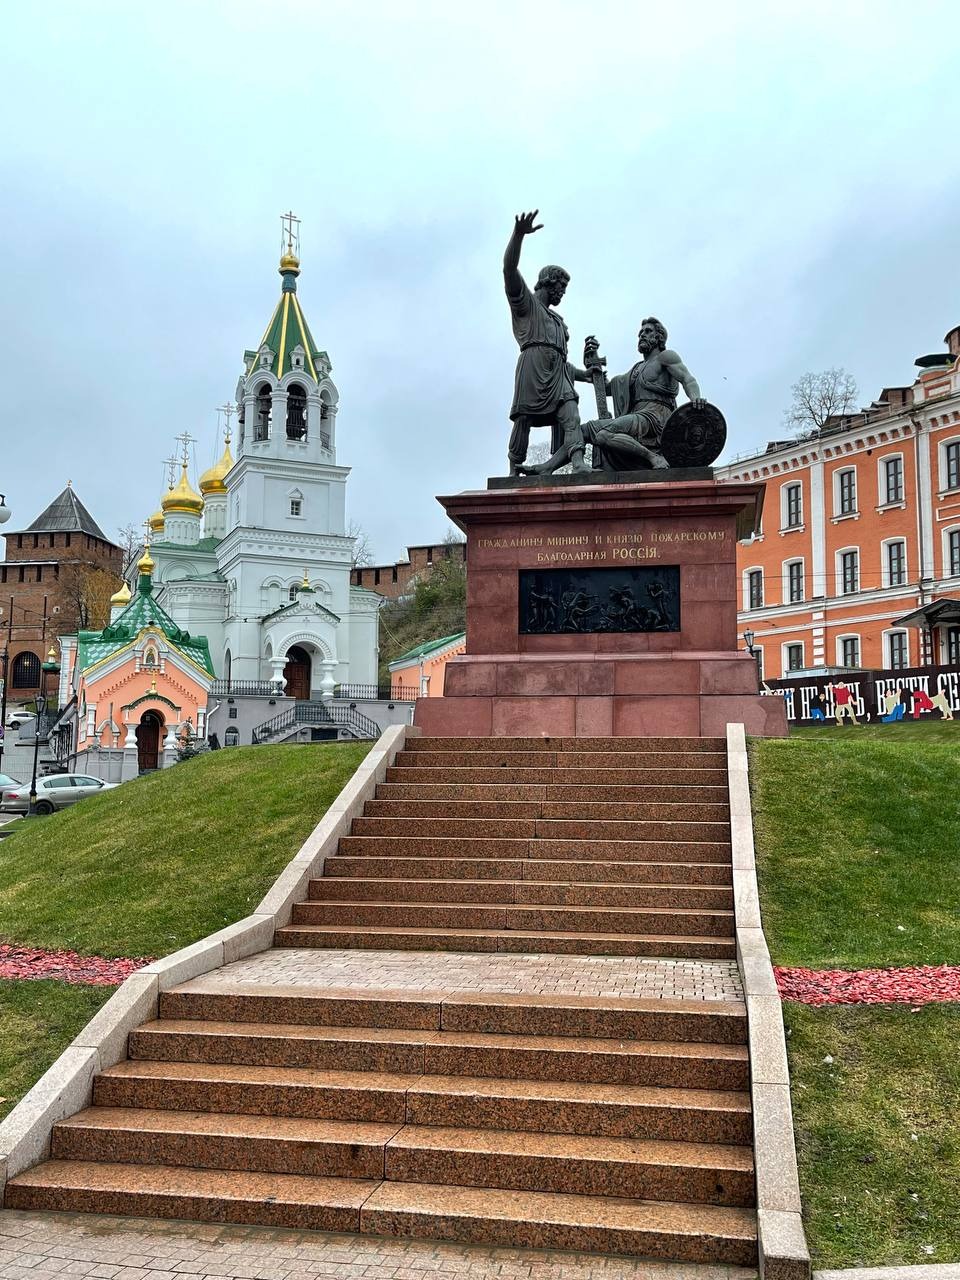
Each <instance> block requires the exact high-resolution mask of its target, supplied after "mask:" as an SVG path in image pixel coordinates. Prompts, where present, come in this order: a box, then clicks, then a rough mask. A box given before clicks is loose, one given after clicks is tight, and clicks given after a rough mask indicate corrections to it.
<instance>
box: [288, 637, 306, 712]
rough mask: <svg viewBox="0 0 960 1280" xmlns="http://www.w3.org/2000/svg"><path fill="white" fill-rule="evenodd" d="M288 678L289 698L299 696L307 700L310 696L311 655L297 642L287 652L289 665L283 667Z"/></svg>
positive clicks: (299, 698)
mask: <svg viewBox="0 0 960 1280" xmlns="http://www.w3.org/2000/svg"><path fill="white" fill-rule="evenodd" d="M283 678H284V680H286V682H287V684H286V689H285V693H286V695H287V697H288V698H297V699H298V700H299V701H300V702H305V701H306V700H307V699H308V698H309V697H310V655H309V653H307V651H306V649H301V648H300V646H299V645H297V644H295V645H294V646H293V648H292V649H290V650H289V651H288V652H287V665H286V666H285V667H284V668H283Z"/></svg>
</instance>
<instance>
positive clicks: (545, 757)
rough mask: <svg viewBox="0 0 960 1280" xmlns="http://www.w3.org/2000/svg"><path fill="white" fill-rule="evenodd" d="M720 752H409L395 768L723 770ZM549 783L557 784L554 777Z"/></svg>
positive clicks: (404, 752)
mask: <svg viewBox="0 0 960 1280" xmlns="http://www.w3.org/2000/svg"><path fill="white" fill-rule="evenodd" d="M608 745H609V744H608ZM726 764H727V757H726V754H725V753H724V752H722V751H717V752H712V751H628V750H627V749H626V748H624V749H623V750H614V751H609V750H608V751H579V750H578V751H507V750H504V749H503V748H499V749H495V750H485V751H411V750H409V748H408V747H407V746H405V747H404V749H403V750H402V751H400V752H398V753H397V758H396V766H397V767H398V768H401V769H403V768H419V769H460V768H464V769H467V768H469V769H477V768H485V769H514V768H518V769H524V768H526V769H546V768H552V769H554V770H555V771H556V772H558V773H563V772H564V771H566V770H567V769H634V770H642V771H643V772H646V771H647V770H648V769H671V770H674V771H676V772H681V771H685V770H687V769H723V770H726ZM551 781H553V782H556V781H558V779H557V777H556V774H555V776H554V778H553V779H551Z"/></svg>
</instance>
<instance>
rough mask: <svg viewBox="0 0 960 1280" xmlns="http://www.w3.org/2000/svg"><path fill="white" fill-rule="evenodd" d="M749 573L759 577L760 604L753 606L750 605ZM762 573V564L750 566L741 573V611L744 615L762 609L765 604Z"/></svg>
mask: <svg viewBox="0 0 960 1280" xmlns="http://www.w3.org/2000/svg"><path fill="white" fill-rule="evenodd" d="M751 573H759V575H760V596H761V601H762V603H760V604H758V605H754V604H751V603H750V575H751ZM764 576H765V575H764V572H763V565H762V564H752V565H750V567H749V568H747V569H744V571H743V580H742V587H743V611H744V613H756V612H757V610H758V609H762V608H763V607H764V605H765V604H766V600H767V592H766V583H765V581H764Z"/></svg>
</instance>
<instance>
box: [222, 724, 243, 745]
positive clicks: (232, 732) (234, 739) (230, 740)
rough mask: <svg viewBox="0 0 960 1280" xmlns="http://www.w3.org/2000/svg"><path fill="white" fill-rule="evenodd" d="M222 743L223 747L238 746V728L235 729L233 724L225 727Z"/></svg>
mask: <svg viewBox="0 0 960 1280" xmlns="http://www.w3.org/2000/svg"><path fill="white" fill-rule="evenodd" d="M223 745H224V746H225V747H239V745H240V730H239V729H235V728H234V727H233V725H231V726H230V728H229V729H225V730H224V734H223Z"/></svg>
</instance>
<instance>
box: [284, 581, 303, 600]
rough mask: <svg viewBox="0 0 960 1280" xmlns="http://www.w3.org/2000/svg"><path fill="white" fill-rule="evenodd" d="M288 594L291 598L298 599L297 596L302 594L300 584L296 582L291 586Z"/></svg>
mask: <svg viewBox="0 0 960 1280" xmlns="http://www.w3.org/2000/svg"><path fill="white" fill-rule="evenodd" d="M287 594H288V595H289V597H290V599H291V600H296V598H297V596H298V595H299V594H300V584H299V583H298V582H295V583H294V584H293V586H292V587H291V588H290V590H289V591H288V592H287Z"/></svg>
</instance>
